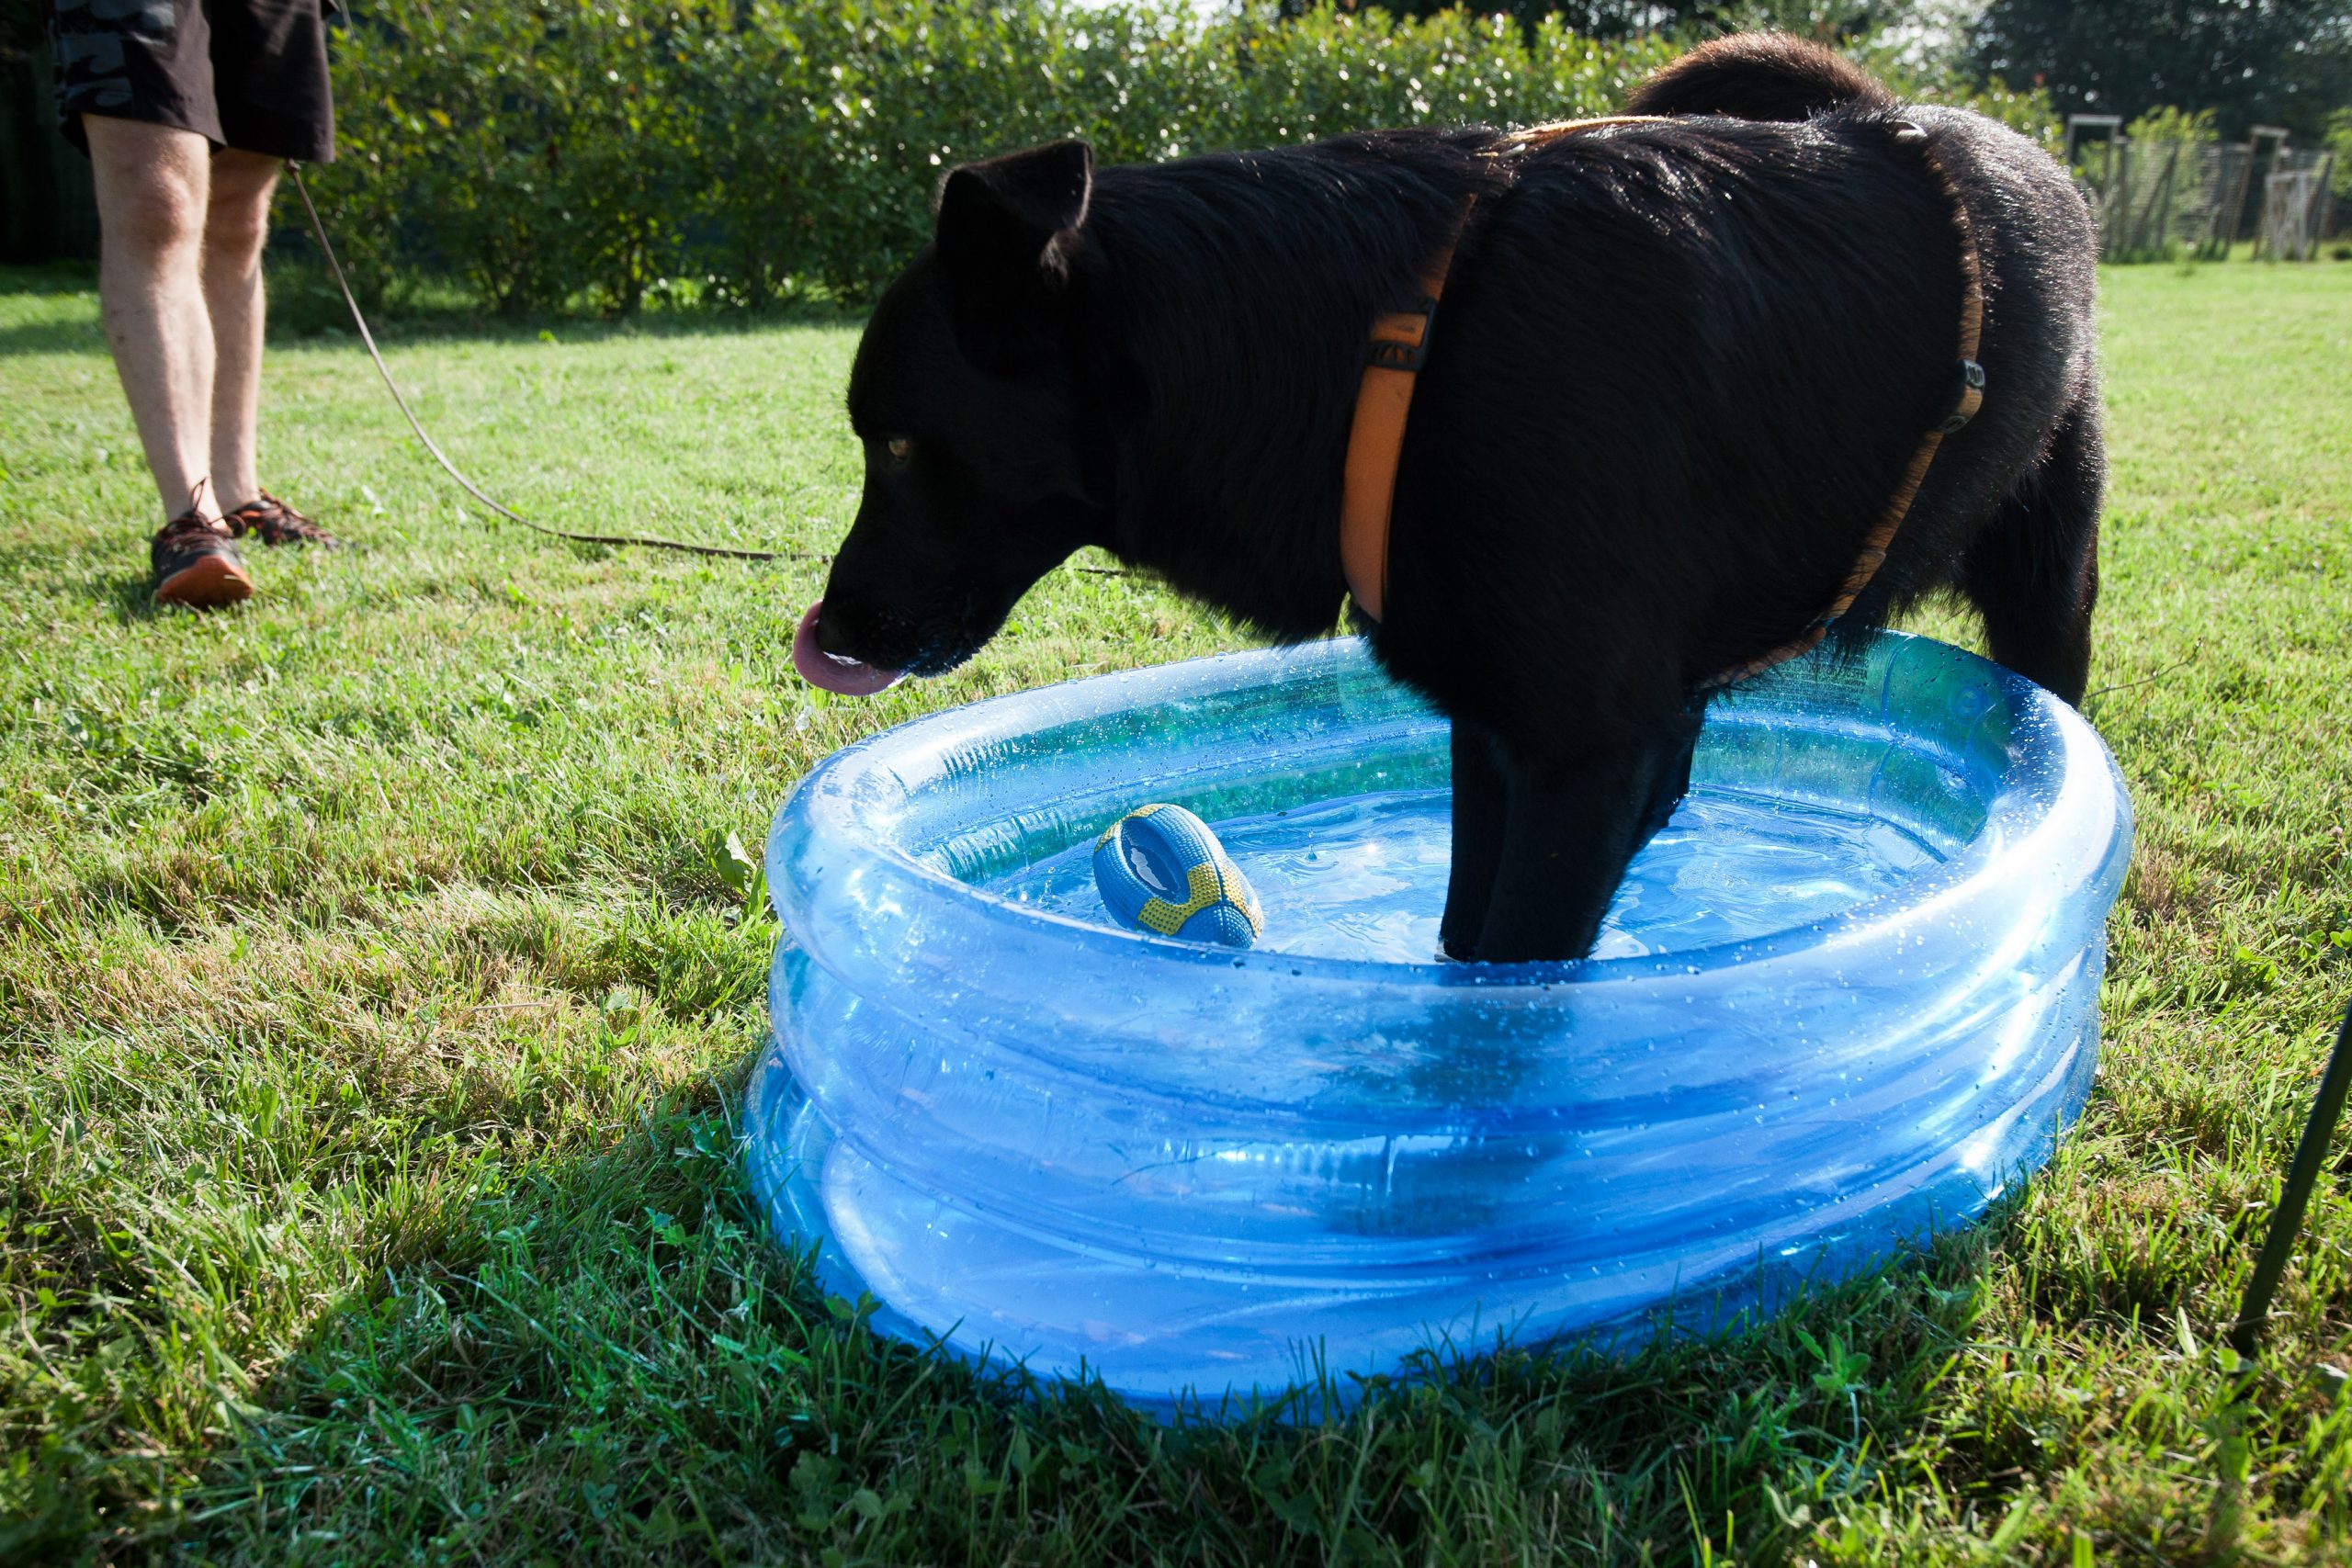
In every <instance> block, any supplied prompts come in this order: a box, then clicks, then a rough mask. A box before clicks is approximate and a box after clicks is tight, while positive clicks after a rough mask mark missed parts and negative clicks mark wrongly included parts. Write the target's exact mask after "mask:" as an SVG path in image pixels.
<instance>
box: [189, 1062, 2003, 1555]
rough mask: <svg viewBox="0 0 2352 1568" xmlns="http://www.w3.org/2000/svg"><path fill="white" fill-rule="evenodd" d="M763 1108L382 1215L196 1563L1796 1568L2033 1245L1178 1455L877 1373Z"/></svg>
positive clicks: (204, 1515)
mask: <svg viewBox="0 0 2352 1568" xmlns="http://www.w3.org/2000/svg"><path fill="white" fill-rule="evenodd" d="M739 1111H740V1098H739V1094H738V1092H737V1091H736V1090H735V1089H724V1090H722V1089H721V1088H720V1086H718V1085H705V1086H703V1087H702V1088H700V1089H696V1090H694V1091H691V1092H689V1093H686V1094H684V1095H682V1096H681V1097H680V1102H679V1103H678V1104H676V1105H674V1106H673V1107H670V1108H667V1109H665V1110H662V1111H656V1112H653V1113H650V1114H649V1115H647V1116H646V1118H645V1119H644V1121H643V1122H642V1123H641V1124H640V1125H639V1127H638V1128H637V1129H635V1130H634V1131H633V1132H632V1133H631V1134H629V1135H628V1138H627V1140H626V1143H625V1145H624V1146H623V1147H621V1148H619V1149H617V1150H615V1151H614V1152H611V1153H609V1154H606V1155H604V1156H596V1157H590V1158H584V1159H576V1160H570V1161H557V1162H551V1163H549V1164H547V1165H543V1166H531V1167H528V1168H525V1169H523V1170H521V1171H520V1172H518V1173H516V1174H515V1176H514V1177H513V1178H512V1179H501V1180H499V1181H497V1182H495V1183H486V1184H484V1185H481V1186H479V1187H475V1188H468V1187H465V1186H464V1185H463V1184H459V1185H458V1186H454V1187H451V1188H448V1189H447V1190H442V1191H441V1192H439V1193H438V1194H437V1196H436V1197H435V1199H434V1201H430V1202H426V1203H423V1204H420V1205H419V1206H417V1207H415V1208H414V1209H413V1210H411V1211H410V1212H407V1213H401V1214H399V1215H397V1216H388V1217H387V1219H386V1221H385V1223H384V1224H382V1225H381V1227H380V1228H379V1229H378V1230H376V1231H375V1232H373V1233H372V1234H370V1235H368V1236H367V1237H366V1238H365V1240H364V1241H363V1242H362V1244H361V1246H360V1247H359V1248H358V1251H359V1253H360V1254H361V1255H362V1256H363V1257H364V1258H366V1259H367V1260H368V1280H369V1283H368V1285H367V1286H366V1287H365V1288H364V1289H362V1290H361V1291H360V1292H358V1293H356V1294H355V1295H353V1296H351V1297H349V1298H347V1299H345V1301H344V1302H342V1303H340V1304H339V1305H337V1306H336V1307H334V1308H333V1309H332V1310H330V1311H329V1312H327V1313H326V1314H324V1315H323V1316H322V1317H321V1318H320V1319H319V1320H318V1321H317V1323H316V1325H315V1326H314V1327H313V1328H312V1329H311V1332H310V1334H309V1335H308V1337H306V1339H305V1340H304V1342H303V1343H302V1344H301V1345H300V1347H298V1348H296V1349H295V1350H294V1351H293V1352H292V1354H291V1355H289V1356H288V1358H287V1359H286V1360H285V1361H284V1362H283V1363H282V1364H281V1365H280V1367H279V1369H278V1370H277V1372H276V1374H275V1375H274V1376H273V1377H272V1378H271V1379H270V1380H269V1382H267V1384H266V1386H265V1387H264V1388H263V1389H262V1390H261V1391H260V1392H259V1393H258V1394H257V1395H256V1396H255V1397H254V1401H253V1402H252V1404H250V1405H249V1406H247V1407H246V1408H245V1409H244V1410H243V1414H242V1415H241V1416H240V1417H239V1419H238V1420H237V1421H236V1422H235V1424H234V1429H233V1435H232V1436H231V1437H230V1438H227V1439H226V1440H224V1441H223V1443H222V1445H221V1446H220V1449H219V1450H217V1451H216V1452H215V1453H214V1455H213V1457H212V1461H211V1462H210V1465H209V1469H208V1471H207V1472H206V1475H205V1478H204V1480H203V1482H202V1483H201V1484H200V1485H199V1486H198V1488H197V1489H196V1490H195V1491H194V1492H193V1493H191V1494H190V1495H188V1496H187V1498H186V1499H185V1500H184V1502H185V1506H184V1509H183V1512H182V1523H181V1524H180V1525H179V1527H178V1528H177V1529H175V1530H173V1531H172V1532H170V1533H172V1534H173V1535H175V1536H176V1537H178V1538H179V1540H178V1545H179V1547H180V1548H181V1549H187V1548H190V1547H193V1548H196V1549H197V1550H198V1551H199V1553H200V1554H204V1555H210V1554H219V1555H222V1556H227V1557H236V1556H240V1555H246V1554H261V1553H265V1552H266V1553H268V1554H271V1555H277V1556H279V1560H290V1561H304V1560H309V1559H311V1558H317V1559H321V1560H323V1559H325V1558H329V1557H333V1558H336V1559H339V1560H347V1559H352V1558H355V1557H356V1558H357V1559H360V1560H374V1559H375V1558H377V1557H378V1556H379V1555H380V1556H384V1557H390V1556H395V1555H399V1554H401V1552H403V1551H413V1547H414V1544H415V1543H419V1542H428V1541H429V1542H431V1543H432V1550H433V1551H435V1553H437V1554H442V1555H452V1556H460V1557H474V1558H478V1559H480V1560H483V1561H501V1562H504V1561H526V1560H531V1559H534V1558H537V1557H540V1556H544V1555H550V1554H552V1555H559V1556H562V1557H567V1558H571V1557H577V1556H585V1557H589V1558H594V1559H605V1558H616V1559H636V1558H640V1557H653V1556H661V1557H665V1558H666V1557H684V1556H693V1557H696V1558H703V1557H707V1558H710V1559H715V1560H716V1559H725V1560H743V1559H758V1560H771V1559H778V1558H790V1559H793V1560H804V1559H805V1560H814V1559H815V1558H817V1557H818V1556H820V1555H826V1556H828V1557H830V1556H831V1554H832V1553H835V1552H838V1553H840V1554H842V1556H844V1557H846V1558H849V1559H853V1560H862V1561H887V1562H917V1561H922V1562H949V1561H978V1560H984V1559H985V1560H1010V1559H1012V1558H1015V1557H1017V1558H1020V1559H1022V1560H1039V1561H1064V1562H1144V1561H1155V1560H1158V1561H1166V1560H1174V1559H1183V1560H1187V1561H1191V1560H1206V1561H1227V1562H1325V1561H1330V1560H1333V1559H1335V1558H1345V1559H1348V1560H1351V1561H1355V1560H1386V1559H1389V1558H1391V1557H1395V1558H1400V1559H1404V1560H1411V1561H1418V1560H1420V1559H1422V1558H1424V1557H1428V1556H1431V1555H1441V1556H1448V1557H1459V1558H1463V1559H1469V1560H1484V1559H1487V1558H1498V1559H1500V1558H1518V1557H1523V1556H1536V1557H1553V1556H1557V1557H1562V1558H1566V1559H1567V1560H1572V1561H1591V1562H1644V1561H1648V1560H1650V1559H1652V1558H1662V1557H1674V1558H1679V1557H1682V1556H1685V1555H1704V1554H1705V1552H1706V1551H1714V1552H1717V1553H1722V1552H1724V1551H1736V1552H1737V1553H1739V1554H1740V1555H1742V1556H1744V1557H1747V1558H1751V1559H1753V1558H1757V1557H1763V1558H1768V1559H1769V1558H1770V1557H1773V1556H1776V1555H1779V1554H1781V1553H1783V1552H1786V1551H1789V1550H1791V1549H1792V1547H1794V1546H1795V1545H1797V1544H1799V1543H1801V1541H1802V1540H1804V1538H1805V1536H1806V1533H1807V1522H1808V1521H1809V1520H1813V1519H1817V1518H1826V1515H1827V1514H1828V1512H1829V1511H1830V1510H1831V1508H1833V1507H1834V1506H1836V1505H1837V1504H1838V1503H1839V1502H1841V1501H1843V1500H1846V1499H1851V1498H1860V1497H1862V1496H1864V1495H1868V1494H1870V1493H1871V1492H1872V1491H1874V1489H1876V1488H1877V1487H1879V1486H1881V1485H1882V1484H1883V1480H1884V1472H1883V1469H1882V1456H1884V1455H1887V1454H1889V1453H1891V1452H1894V1451H1897V1450H1905V1449H1907V1448H1911V1447H1913V1446H1915V1445H1916V1444H1917V1442H1918V1441H1919V1440H1920V1439H1921V1438H1922V1436H1923V1434H1924V1433H1925V1431H1926V1430H1927V1428H1928V1426H1929V1425H1930V1424H1931V1423H1932V1422H1933V1421H1934V1419H1935V1413H1936V1399H1937V1392H1936V1391H1937V1388H1938V1385H1939V1382H1940V1381H1941V1380H1942V1379H1943V1377H1944V1375H1945V1373H1946V1372H1947V1371H1949V1367H1950V1362H1951V1357H1952V1355H1953V1353H1954V1351H1955V1350H1956V1348H1958V1347H1960V1346H1961V1345H1962V1344H1963V1343H1965V1342H1966V1340H1967V1338H1968V1337H1969V1335H1970V1333H1971V1330H1972V1327H1973V1324H1974V1322H1975V1318H1976V1314H1977V1313H1978V1312H1979V1310H1980V1307H1981V1303H1982V1298H1983V1288H1982V1286H1981V1285H1980V1283H1979V1280H1978V1276H1979V1271H1980V1269H1981V1266H1982V1262H1983V1259H1984V1258H1985V1255H1986V1253H1987V1251H1988V1250H1989V1249H1990V1248H1991V1247H1994V1246H1996V1245H1998V1242H1999V1239H2000V1237H2001V1235H2003V1234H2004V1233H2005V1232H2006V1230H2007V1226H2008V1225H2009V1224H2010V1223H2011V1221H2010V1215H2011V1214H2012V1213H2014V1206H2013V1205H2014V1200H2012V1201H2011V1205H2012V1206H2010V1207H2005V1208H2004V1209H2003V1210H2001V1211H1999V1212H1998V1213H1996V1214H1995V1215H1993V1216H1992V1217H1990V1218H1989V1219H1988V1220H1986V1221H1985V1222H1984V1223H1982V1224H1980V1225H1978V1226H1977V1227H1975V1228H1973V1229H1972V1230H1969V1231H1965V1232H1961V1233H1958V1234H1956V1235H1949V1236H1945V1237H1942V1238H1939V1239H1938V1240H1936V1241H1934V1242H1933V1243H1932V1244H1930V1245H1928V1247H1925V1248H1924V1250H1923V1251H1922V1252H1920V1253H1918V1254H1917V1255H1914V1256H1913V1257H1911V1258H1907V1259H1905V1260H1904V1261H1902V1262H1899V1263H1897V1264H1895V1265H1893V1266H1889V1267H1886V1268H1883V1269H1879V1270H1877V1271H1874V1272H1871V1273H1869V1274H1866V1275H1863V1276H1861V1277H1859V1278H1856V1279H1853V1280H1848V1281H1846V1282H1844V1283H1842V1284H1838V1285H1836V1286H1833V1287H1829V1288H1825V1289H1822V1290H1819V1291H1817V1292H1812V1293H1810V1294H1808V1295H1806V1296H1804V1297H1803V1298H1802V1299H1800V1300H1798V1301H1796V1302H1795V1303H1792V1305H1791V1306H1790V1307H1789V1308H1788V1309H1787V1310H1786V1311H1784V1312H1782V1313H1781V1314H1778V1315H1776V1316H1773V1317H1771V1318H1770V1319H1769V1320H1767V1321H1765V1322H1764V1323H1762V1324H1761V1325H1758V1326H1756V1327H1754V1328H1753V1329H1750V1330H1748V1331H1747V1332H1744V1333H1738V1334H1726V1335H1718V1336H1712V1337H1675V1338H1670V1339H1665V1340H1661V1341H1659V1342H1657V1343H1654V1344H1653V1345H1652V1346H1650V1347H1649V1348H1646V1349H1645V1350H1642V1351H1641V1352H1639V1353H1638V1354H1634V1355H1632V1356H1630V1357H1625V1358H1616V1357H1611V1356H1610V1355H1607V1354H1604V1353H1601V1352H1600V1351H1599V1350H1596V1349H1594V1348H1591V1347H1589V1346H1577V1347H1570V1348H1565V1349H1554V1350H1552V1351H1549V1352H1544V1353H1536V1352H1530V1351H1527V1350H1522V1349H1505V1350H1503V1351H1501V1352H1499V1353H1487V1354H1475V1355H1473V1354H1464V1353H1460V1352H1457V1351H1454V1350H1450V1349H1449V1350H1444V1351H1433V1352H1430V1353H1428V1354H1426V1355H1425V1356H1424V1357H1423V1358H1421V1359H1420V1360H1419V1364H1418V1365H1417V1366H1416V1367H1414V1368H1412V1369H1410V1370H1409V1372H1408V1375H1406V1376H1403V1377H1399V1378H1395V1379H1388V1378H1382V1379H1374V1380H1372V1381H1370V1382H1362V1383H1356V1384H1353V1385H1351V1387H1350V1388H1349V1389H1347V1390H1346V1391H1345V1397H1343V1398H1342V1397H1339V1396H1338V1395H1339V1393H1340V1391H1338V1390H1335V1389H1333V1388H1331V1387H1330V1386H1329V1385H1328V1384H1327V1385H1326V1386H1324V1387H1323V1388H1321V1389H1313V1390H1309V1391H1306V1393H1304V1394H1303V1395H1302V1396H1301V1397H1299V1398H1297V1399H1295V1400H1293V1401H1291V1402H1289V1403H1287V1404H1283V1405H1280V1406H1277V1407H1273V1408H1271V1409H1260V1410H1254V1411H1241V1412H1234V1411H1227V1412H1224V1413H1222V1414H1217V1415H1212V1416H1206V1417H1204V1416H1200V1415H1199V1414H1197V1413H1192V1414H1187V1413H1179V1414H1178V1415H1177V1416H1174V1417H1172V1418H1170V1419H1168V1420H1166V1421H1162V1420H1156V1419H1154V1418H1153V1417H1151V1416H1147V1415H1145V1414H1142V1413H1140V1412H1138V1411H1136V1409H1134V1408H1131V1407H1129V1406H1127V1405H1125V1404H1123V1403H1121V1402H1120V1401H1118V1400H1117V1399H1116V1398H1114V1397H1113V1396H1111V1395H1109V1394H1108V1393H1105V1392H1104V1391H1103V1389H1102V1388H1101V1387H1100V1386H1099V1384H1097V1385H1077V1384H1069V1383H1062V1382H1054V1383H1049V1384H1048V1383H1041V1382H1038V1381H1037V1380H1034V1379H1031V1378H1029V1377H1027V1376H1026V1375H1025V1374H1023V1373H1022V1372H1021V1371H1017V1370H1016V1371H991V1370H986V1369H975V1368H974V1367H972V1366H970V1365H968V1364H967V1363H966V1362H964V1361H962V1360H960V1359H956V1358H955V1357H952V1356H949V1355H946V1354H944V1353H942V1352H938V1351H933V1350H924V1349H921V1348H910V1347H907V1346H904V1345H901V1344H898V1343H896V1342H893V1341H890V1340H888V1339H885V1338H883V1337H879V1336H877V1335H876V1334H875V1333H874V1332H872V1331H871V1329H870V1328H869V1326H868V1325H867V1321H866V1314H867V1312H868V1311H870V1307H869V1306H866V1305H862V1304H856V1303H846V1302H842V1301H841V1300H838V1299H833V1300H828V1299H826V1298H825V1297H823V1296H822V1294H821V1293H820V1291H819V1289H818V1287H817V1286H816V1284H815V1280H814V1273H813V1267H812V1264H811V1261H810V1259H809V1258H808V1257H807V1256H805V1255H796V1254H795V1253H793V1252H791V1251H789V1250H787V1249H786V1248H784V1247H778V1246H777V1245H776V1244H775V1242H774V1240H773V1239H772V1238H771V1236H770V1235H769V1233H768V1231H767V1229H766V1225H765V1222H764V1219H763V1213H762V1211H761V1210H760V1209H759V1207H758V1205H757V1203H756V1201H755V1200H754V1199H753V1198H752V1195H751V1193H750V1192H749V1190H748V1188H747V1185H746V1182H745V1179H744V1176H743V1168H742V1161H741V1157H740V1156H739V1153H738V1145H737V1142H736V1137H737V1134H736V1118H737V1115H738V1113H739ZM1956 1468H1957V1469H1960V1470H1962V1471H1965V1470H1967V1469H1968V1468H1970V1467H1969V1466H1968V1465H1967V1463H1966V1461H1965V1460H1964V1459H1960V1460H1957V1461H1956ZM1980 1473H1982V1472H1980ZM1962 1480H1963V1482H1964V1481H1965V1480H1966V1477H1965V1476H1962ZM1986 1485H1987V1489H1991V1483H1986ZM1808 1510H1810V1511H1808ZM308 1541H315V1542H316V1543H317V1545H316V1546H315V1548H306V1547H305V1546H304V1545H303V1543H305V1542H308ZM289 1542H291V1543H293V1549H292V1551H290V1555H281V1554H282V1553H286V1551H287V1545H286V1543H289Z"/></svg>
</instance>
